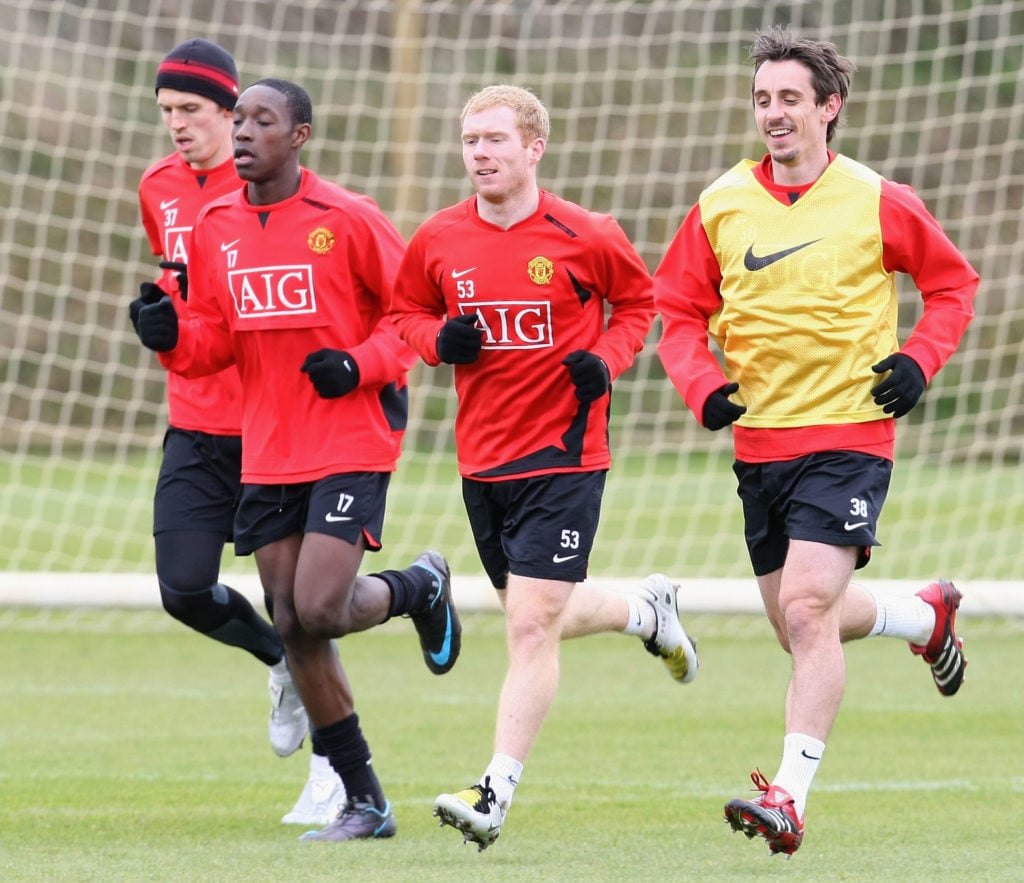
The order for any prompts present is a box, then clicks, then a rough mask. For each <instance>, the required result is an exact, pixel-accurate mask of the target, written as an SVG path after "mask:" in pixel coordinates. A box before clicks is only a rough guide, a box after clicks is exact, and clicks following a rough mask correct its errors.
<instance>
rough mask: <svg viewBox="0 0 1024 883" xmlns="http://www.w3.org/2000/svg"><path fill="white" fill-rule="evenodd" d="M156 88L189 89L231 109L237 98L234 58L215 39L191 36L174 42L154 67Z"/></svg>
mask: <svg viewBox="0 0 1024 883" xmlns="http://www.w3.org/2000/svg"><path fill="white" fill-rule="evenodd" d="M156 89H157V91H158V92H159V91H160V90H161V89H177V90H178V91H179V92H192V93H194V94H196V95H203V96H204V97H206V98H210V99H212V100H213V101H216V102H217V104H219V105H220V106H221V107H226V108H227V109H228V110H234V107H235V102H236V101H237V100H238V69H237V68H236V67H235V60H234V59H233V58H232V57H231V53H230V52H228V51H227V50H226V49H224V48H223V47H221V46H218V45H217V44H216V43H211V42H210V41H209V40H204V39H203V38H202V37H195V38H194V39H192V40H186V41H185V42H184V43H182V44H181V45H180V46H175V47H174V48H173V49H172V50H171V51H170V53H168V55H167V57H166V58H165V59H164V60H163V61H161V62H160V67H158V68H157V71H156Z"/></svg>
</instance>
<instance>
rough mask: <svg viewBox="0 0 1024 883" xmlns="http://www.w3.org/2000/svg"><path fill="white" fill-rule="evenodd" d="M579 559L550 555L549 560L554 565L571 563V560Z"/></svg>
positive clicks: (571, 556)
mask: <svg viewBox="0 0 1024 883" xmlns="http://www.w3.org/2000/svg"><path fill="white" fill-rule="evenodd" d="M579 557H580V556H579V555H552V556H551V560H552V561H553V562H554V563H555V564H564V563H565V562H566V561H572V559H573V558H579Z"/></svg>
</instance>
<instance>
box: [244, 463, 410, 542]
mask: <svg viewBox="0 0 1024 883" xmlns="http://www.w3.org/2000/svg"><path fill="white" fill-rule="evenodd" d="M390 481H391V473H390V472H340V473H338V474H336V475H328V476H326V477H325V478H321V479H318V480H317V481H307V482H303V483H301V484H245V485H242V496H241V499H240V500H239V503H238V510H237V512H236V513H235V554H236V555H250V554H252V553H253V552H255V551H256V550H257V549H261V548H263V547H264V546H267V545H270V543H275V542H277V541H278V540H283V539H284V538H285V537H288V536H291V535H292V534H294V533H303V534H306V533H325V534H327V535H328V536H332V537H337V538H338V539H340V540H345V542H347V543H351V544H352V545H356V544H357V543H358V542H359V539H360V537H362V538H364V539H365V540H366V548H367V549H368V550H369V551H371V552H376V551H378V550H379V549H380V547H381V536H382V534H383V532H384V507H385V504H386V502H387V496H388V484H389V483H390Z"/></svg>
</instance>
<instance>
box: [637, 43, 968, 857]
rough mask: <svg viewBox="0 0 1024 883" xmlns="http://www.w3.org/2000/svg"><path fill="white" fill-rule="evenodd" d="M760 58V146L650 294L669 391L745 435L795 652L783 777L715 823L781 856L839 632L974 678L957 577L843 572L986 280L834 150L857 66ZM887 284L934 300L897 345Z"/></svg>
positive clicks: (809, 769)
mask: <svg viewBox="0 0 1024 883" xmlns="http://www.w3.org/2000/svg"><path fill="white" fill-rule="evenodd" d="M751 58H752V60H753V67H754V74H753V85H752V91H751V94H752V98H753V112H754V122H755V124H756V127H757V130H758V133H759V134H760V136H761V138H762V140H763V141H764V143H765V145H766V146H767V154H766V155H765V156H764V157H763V158H762V159H761V160H760V161H757V162H754V161H750V160H744V161H742V162H740V163H739V164H738V165H736V166H734V167H733V168H732V169H731V170H729V171H728V172H726V173H725V174H724V175H722V176H721V177H720V178H718V180H717V181H715V182H714V183H713V184H712V185H711V186H710V187H708V188H707V189H706V190H705V191H704V192H703V193H702V194H701V196H700V199H699V201H698V203H697V204H696V205H695V206H694V207H693V208H692V209H691V211H690V212H689V214H688V215H687V216H686V219H685V220H684V221H683V223H682V225H681V227H680V228H679V230H678V232H677V233H676V235H675V238H674V239H673V241H672V243H671V245H670V246H669V248H668V251H667V253H666V254H665V257H664V258H663V260H662V262H661V265H660V266H659V267H658V270H657V271H656V273H655V302H656V304H657V307H658V310H659V311H660V313H661V315H662V318H663V336H662V338H661V341H660V342H659V344H658V351H659V354H660V356H661V359H662V361H663V362H664V365H665V369H666V371H667V372H668V375H669V377H670V379H671V380H672V383H673V384H674V385H675V387H676V389H677V390H678V391H679V393H680V395H681V396H682V397H683V399H684V400H685V402H686V404H687V405H688V406H689V407H690V408H691V410H692V411H693V412H694V414H696V415H698V417H699V419H700V422H701V424H702V425H703V426H705V427H707V428H708V429H711V430H718V429H722V428H723V427H726V426H729V425H732V426H733V442H734V446H735V455H736V462H735V465H734V471H735V473H736V477H737V480H738V491H739V496H740V499H741V501H742V505H743V514H744V520H745V531H744V533H745V536H746V542H747V548H748V551H749V555H750V560H751V563H752V565H753V569H754V574H755V575H756V577H757V583H758V586H759V588H760V592H761V597H762V599H763V602H764V608H765V612H766V613H767V615H768V618H769V620H770V621H771V623H772V626H773V627H774V629H775V632H776V635H777V637H778V640H779V643H780V645H781V646H782V648H783V649H784V650H785V651H787V652H788V653H790V654H791V656H792V673H791V675H790V679H789V686H788V688H787V692H786V713H785V727H786V731H785V739H784V741H783V754H782V761H781V764H780V766H779V769H778V772H777V773H776V774H775V777H774V778H773V779H771V780H770V781H769V780H768V779H767V778H766V777H765V776H763V775H762V774H761V773H760V771H757V772H755V773H754V774H753V775H752V778H753V780H754V784H755V786H756V788H757V789H758V790H759V791H760V792H761V794H760V795H759V796H757V797H755V798H754V799H753V800H744V799H736V800H730V801H729V802H728V803H727V804H726V806H725V818H726V821H727V822H728V823H729V824H730V825H731V826H732V828H733V830H735V831H743V832H744V833H745V834H746V835H747V836H748V837H755V836H757V837H763V838H764V839H765V840H766V841H767V842H768V847H769V849H770V851H771V852H772V853H776V852H782V853H785V854H786V855H791V854H792V853H793V852H795V851H796V849H798V848H799V846H800V843H801V841H802V839H803V831H804V815H805V808H806V802H807V793H808V790H809V788H810V786H811V781H812V779H813V778H814V775H815V773H816V771H817V769H818V764H819V762H820V761H821V757H822V754H823V752H824V750H825V742H826V739H827V738H828V734H829V731H830V729H831V727H832V724H833V722H834V720H835V717H836V713H837V712H838V709H839V703H840V699H841V697H842V694H843V689H844V686H845V681H846V671H845V663H844V656H843V649H842V646H841V645H842V642H843V641H849V640H853V639H856V638H864V637H868V636H871V635H885V636H889V637H894V638H901V639H903V640H906V641H908V642H909V643H910V649H911V650H912V651H913V652H914V653H916V654H918V655H920V656H922V657H923V658H924V660H925V662H927V663H928V665H929V666H930V668H931V674H932V676H933V678H934V681H935V685H936V686H937V687H938V689H939V692H940V693H942V694H943V695H944V696H952V695H953V694H954V693H956V692H957V690H958V689H959V688H960V684H961V682H962V681H963V676H964V669H965V667H966V665H967V661H966V659H965V658H964V656H963V653H962V650H961V647H962V641H961V639H960V638H959V637H958V636H957V633H956V612H957V608H958V607H959V604H960V597H961V596H960V592H959V591H958V590H957V589H956V588H955V587H954V585H953V584H952V583H951V582H948V581H946V580H938V581H936V582H933V583H931V584H930V585H928V586H927V587H925V588H923V589H921V590H920V591H919V592H918V593H917V595H916V596H914V597H912V598H901V597H888V596H885V595H883V594H881V593H872V592H870V591H867V590H865V589H864V588H862V587H859V586H857V585H856V584H851V582H850V580H851V578H852V576H853V573H854V570H855V569H857V568H860V567H863V566H864V565H866V564H867V563H868V557H869V554H870V552H871V548H872V547H873V546H876V545H878V541H877V540H876V528H877V524H878V519H879V515H880V513H881V509H882V504H883V503H884V501H885V497H886V493H887V491H888V488H889V478H890V473H891V471H892V461H893V448H894V436H895V421H896V419H897V418H900V417H903V416H905V415H906V414H907V413H908V412H909V411H910V410H911V409H912V408H913V407H914V405H916V404H917V402H918V400H919V398H920V397H921V395H922V393H923V392H924V390H925V387H926V385H927V383H928V381H929V380H930V379H931V378H932V377H934V376H935V374H936V372H937V371H938V370H939V369H940V368H941V367H942V366H943V365H944V364H945V362H946V361H947V360H948V359H949V358H950V356H951V355H952V354H953V352H954V351H955V350H956V347H957V345H958V344H959V341H960V338H961V336H962V335H963V333H964V330H965V329H966V328H967V325H968V323H969V322H970V320H971V318H972V316H973V315H974V310H973V306H972V304H973V298H974V294H975V291H976V289H977V287H978V274H977V273H976V272H975V271H974V269H973V268H972V267H971V265H970V264H969V263H968V262H967V260H966V259H965V258H964V257H963V256H962V255H961V254H960V252H959V251H958V250H957V249H956V248H955V247H954V245H953V243H952V242H950V240H949V239H948V238H947V236H946V234H945V233H944V232H943V231H942V229H941V228H940V226H939V224H938V223H937V222H936V221H935V219H934V218H933V217H932V216H931V215H930V214H929V212H928V210H927V209H926V208H925V206H924V204H923V203H922V202H921V200H920V199H919V198H918V197H917V196H916V195H915V194H914V192H913V191H912V190H911V188H909V187H907V186H905V185H901V184H896V183H893V182H891V181H888V180H886V179H884V178H882V177H881V176H880V175H878V174H877V173H875V172H874V171H872V170H871V169H868V168H866V167H865V166H863V165H861V164H859V163H857V162H855V161H854V160H852V159H850V158H848V157H845V156H843V155H841V154H836V153H833V152H832V151H831V150H830V149H829V148H828V144H829V142H830V141H831V140H832V138H833V136H834V134H835V132H836V129H837V127H838V126H839V124H840V114H841V112H842V109H843V105H844V104H845V102H846V98H847V94H848V89H849V83H850V78H851V75H852V72H853V69H854V68H853V65H852V63H851V62H850V61H849V60H848V59H846V58H844V57H843V56H841V55H840V54H839V52H838V51H837V49H836V47H835V46H834V45H833V44H832V43H829V42H824V41H816V40H811V39H807V38H802V37H798V36H795V35H794V34H792V33H791V32H790V31H789V30H788V29H785V28H778V27H776V28H772V29H770V30H769V31H767V32H764V33H758V34H757V35H756V37H755V39H754V42H753V45H752V47H751ZM897 273H906V274H908V275H909V276H910V277H911V278H912V279H913V281H914V284H915V285H916V286H917V288H918V289H919V290H920V293H921V297H922V300H923V302H924V309H923V312H922V314H921V317H920V319H919V320H918V322H917V323H916V325H915V326H914V328H913V330H912V332H911V334H910V336H909V337H908V339H907V340H906V341H905V343H904V344H903V345H902V347H901V346H900V345H899V342H898V340H897V337H896V330H897V294H896V274H897ZM709 333H710V335H711V337H712V338H713V339H714V341H715V343H716V344H717V346H718V347H719V348H720V350H721V353H722V356H723V357H724V369H723V368H722V367H720V364H719V361H718V360H717V358H716V356H715V355H714V354H713V353H712V351H711V349H710V348H709V342H708V335H709Z"/></svg>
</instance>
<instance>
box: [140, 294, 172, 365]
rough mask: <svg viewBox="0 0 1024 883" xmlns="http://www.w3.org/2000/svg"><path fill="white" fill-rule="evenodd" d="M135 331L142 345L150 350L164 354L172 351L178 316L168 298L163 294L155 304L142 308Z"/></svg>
mask: <svg viewBox="0 0 1024 883" xmlns="http://www.w3.org/2000/svg"><path fill="white" fill-rule="evenodd" d="M157 290H158V291H159V290H160V289H159V288H158V289H157ZM135 330H136V333H137V334H138V335H139V340H141V341H142V345H143V346H145V347H148V348H149V349H151V350H155V351H156V352H158V353H165V352H167V351H168V350H172V349H174V348H175V347H176V346H177V345H178V314H177V313H176V312H175V310H174V304H173V303H171V299H170V297H168V296H167V295H166V294H165V295H163V297H161V298H160V300H158V301H157V302H156V303H155V304H146V305H145V306H143V307H142V309H140V310H139V324H138V327H137V328H136V329H135Z"/></svg>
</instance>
